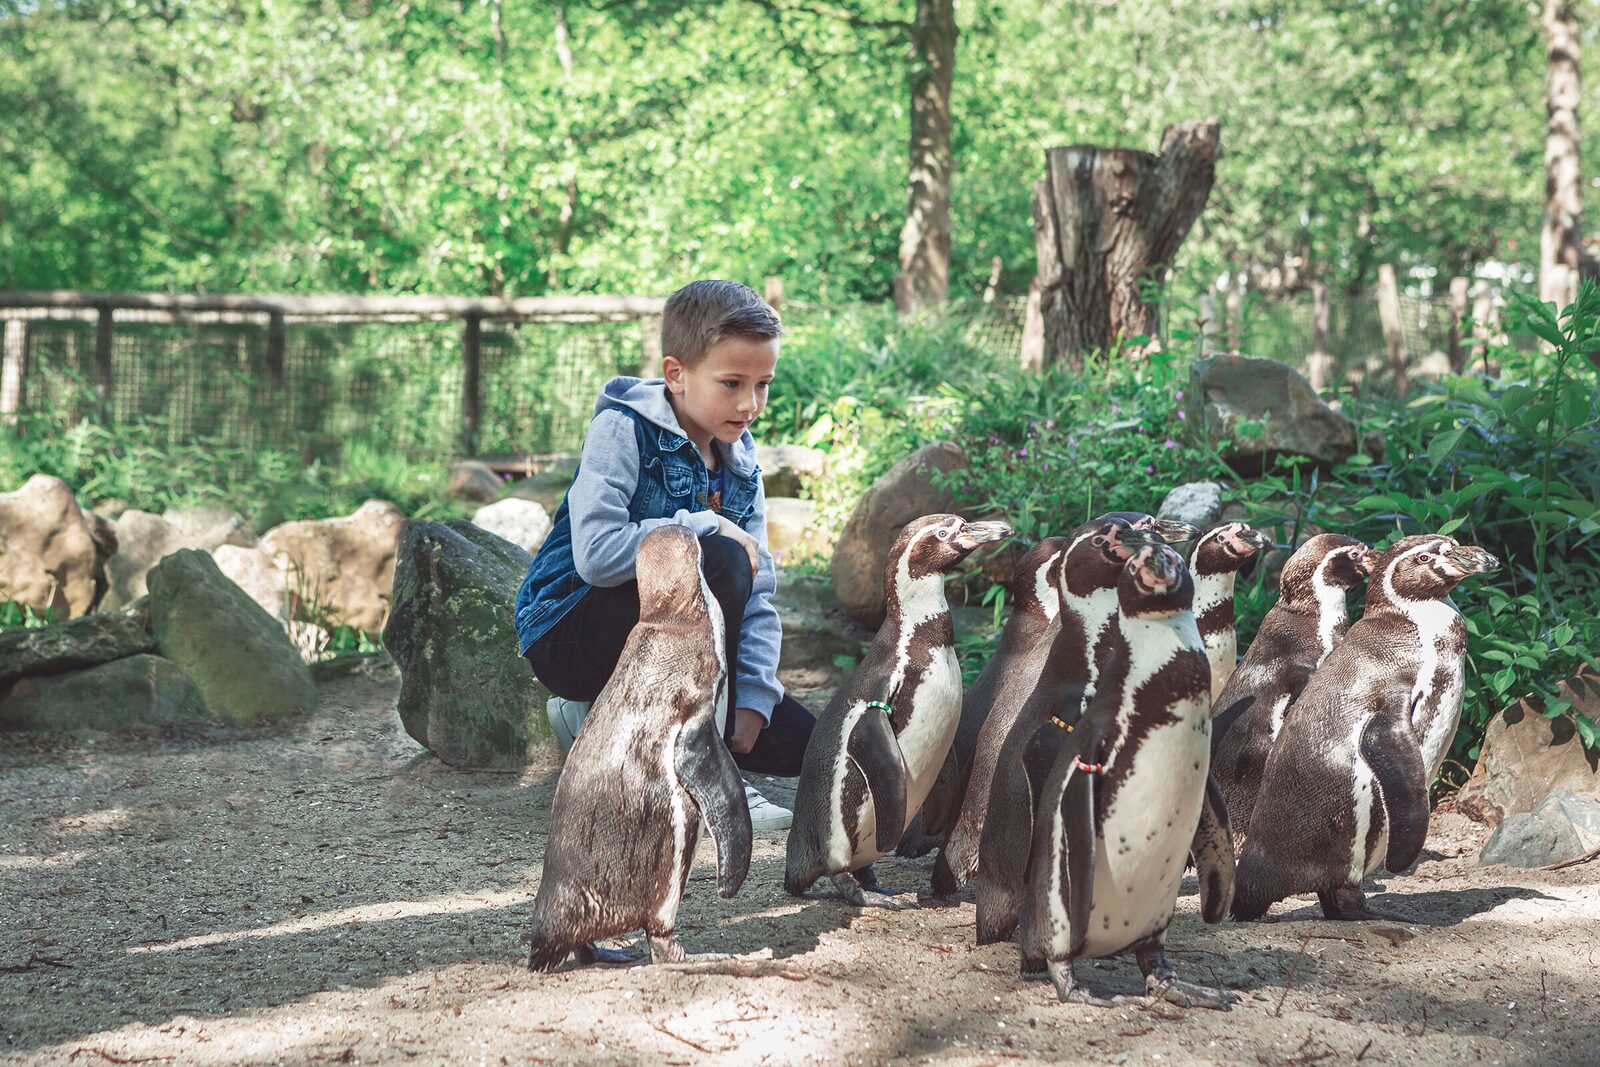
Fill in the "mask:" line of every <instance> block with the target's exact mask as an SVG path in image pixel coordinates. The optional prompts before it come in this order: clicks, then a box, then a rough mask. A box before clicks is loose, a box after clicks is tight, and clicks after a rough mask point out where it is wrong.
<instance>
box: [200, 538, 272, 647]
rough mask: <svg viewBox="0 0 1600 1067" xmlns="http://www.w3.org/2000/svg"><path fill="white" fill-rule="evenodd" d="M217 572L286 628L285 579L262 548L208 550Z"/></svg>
mask: <svg viewBox="0 0 1600 1067" xmlns="http://www.w3.org/2000/svg"><path fill="white" fill-rule="evenodd" d="M211 558H212V559H214V560H216V561H217V569H218V570H220V571H221V572H222V573H223V574H224V575H226V576H227V579H228V580H229V581H230V582H232V583H233V584H234V585H236V586H238V587H239V588H240V589H243V590H244V591H245V593H246V594H247V595H248V596H249V597H250V599H251V600H254V601H255V602H256V603H257V604H260V605H261V607H262V608H263V609H265V611H266V613H267V614H268V615H271V616H272V617H273V618H275V619H277V620H278V622H279V623H281V624H282V625H283V626H284V628H285V629H287V628H288V625H289V603H288V601H289V592H290V589H289V578H288V576H287V575H286V574H284V573H283V568H282V567H280V566H278V561H277V560H276V559H274V558H273V557H272V555H271V554H270V553H268V552H267V551H266V549H264V548H260V547H250V548H242V547H240V546H239V545H222V546H221V547H220V548H216V549H214V550H212V553H211Z"/></svg>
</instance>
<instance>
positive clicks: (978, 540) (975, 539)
mask: <svg viewBox="0 0 1600 1067" xmlns="http://www.w3.org/2000/svg"><path fill="white" fill-rule="evenodd" d="M1015 532H1016V531H1014V530H1013V529H1012V528H1011V527H1010V526H1009V525H1008V524H1006V523H1003V522H968V523H963V524H962V526H961V532H960V533H958V534H956V536H955V544H956V545H957V546H958V547H960V548H964V549H966V550H967V551H968V552H971V551H972V550H973V549H975V548H977V547H978V546H979V545H986V544H988V543H989V542H991V541H999V540H1001V539H1003V538H1007V537H1010V536H1011V535H1012V534H1013V533H1015Z"/></svg>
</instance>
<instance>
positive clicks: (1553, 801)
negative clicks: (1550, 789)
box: [1533, 789, 1600, 849]
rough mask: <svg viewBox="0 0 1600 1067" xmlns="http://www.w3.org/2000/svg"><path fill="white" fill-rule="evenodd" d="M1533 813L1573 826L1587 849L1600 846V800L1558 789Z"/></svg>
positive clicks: (1541, 802) (1542, 801)
mask: <svg viewBox="0 0 1600 1067" xmlns="http://www.w3.org/2000/svg"><path fill="white" fill-rule="evenodd" d="M1533 813H1534V814H1535V815H1540V816H1543V817H1544V818H1546V819H1550V820H1552V821H1556V822H1564V823H1566V824H1567V825H1569V826H1571V827H1572V828H1573V830H1575V831H1577V834H1578V840H1579V841H1580V842H1581V843H1582V845H1583V847H1584V848H1585V849H1591V848H1595V847H1597V846H1600V798H1596V797H1592V796H1588V795H1586V794H1583V793H1574V792H1573V791H1572V790H1570V789H1558V790H1556V791H1555V792H1554V793H1551V794H1550V795H1549V796H1547V797H1545V798H1544V799H1543V800H1541V801H1539V806H1538V807H1537V808H1534V809H1533Z"/></svg>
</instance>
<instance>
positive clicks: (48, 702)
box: [0, 654, 210, 732]
mask: <svg viewBox="0 0 1600 1067" xmlns="http://www.w3.org/2000/svg"><path fill="white" fill-rule="evenodd" d="M209 718H210V715H209V714H208V712H207V709H206V702H205V698H204V697H203V696H202V695H201V693H200V687H199V686H197V685H196V684H195V683H194V681H193V680H192V679H190V678H189V676H188V675H186V674H184V673H183V670H182V669H181V668H180V667H179V666H178V665H177V664H176V663H173V662H172V661H171V660H167V659H162V658H161V657H160V656H152V655H146V654H141V655H135V656H128V657H126V658H125V659H119V660H113V661H112V662H110V663H103V664H100V665H99V666H96V667H90V668H88V669H87V670H80V671H72V672H70V673H68V674H54V675H47V676H39V677H36V676H29V677H27V678H22V679H20V680H18V681H16V682H15V683H13V684H11V686H10V689H9V691H6V692H4V693H0V730H38V731H52V732H71V731H77V730H108V731H121V730H137V729H139V728H140V727H152V726H156V727H170V726H200V725H203V724H204V723H205V722H207V721H208V719H209Z"/></svg>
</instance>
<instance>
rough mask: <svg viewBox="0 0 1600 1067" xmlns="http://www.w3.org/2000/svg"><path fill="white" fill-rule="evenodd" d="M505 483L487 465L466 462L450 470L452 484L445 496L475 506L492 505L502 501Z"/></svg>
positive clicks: (472, 461)
mask: <svg viewBox="0 0 1600 1067" xmlns="http://www.w3.org/2000/svg"><path fill="white" fill-rule="evenodd" d="M504 485H505V483H504V482H503V481H502V480H501V478H500V476H499V475H498V474H496V473H495V472H494V468H492V467H490V466H489V465H488V464H487V463H479V462H477V461H476V460H466V461H464V462H461V463H457V464H456V465H455V466H454V467H451V468H450V483H449V484H448V485H446V486H445V490H444V493H445V496H448V497H449V498H450V499H452V500H465V501H467V502H469V503H473V504H492V503H494V502H495V501H496V500H499V499H500V490H501V489H502V488H504Z"/></svg>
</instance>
